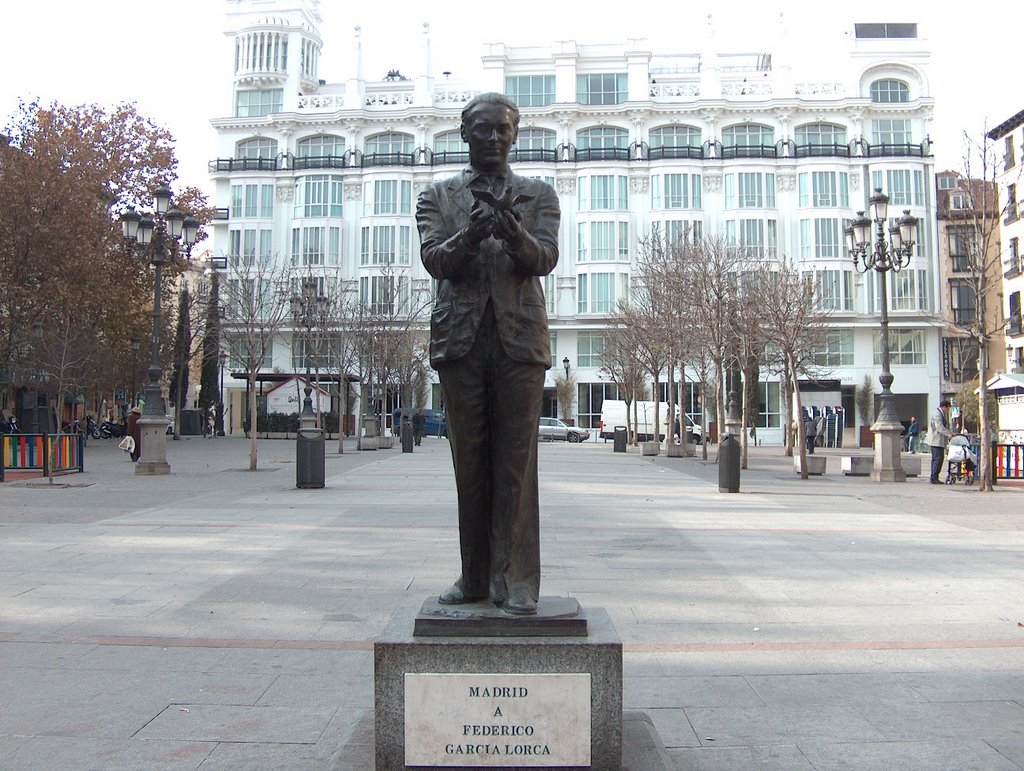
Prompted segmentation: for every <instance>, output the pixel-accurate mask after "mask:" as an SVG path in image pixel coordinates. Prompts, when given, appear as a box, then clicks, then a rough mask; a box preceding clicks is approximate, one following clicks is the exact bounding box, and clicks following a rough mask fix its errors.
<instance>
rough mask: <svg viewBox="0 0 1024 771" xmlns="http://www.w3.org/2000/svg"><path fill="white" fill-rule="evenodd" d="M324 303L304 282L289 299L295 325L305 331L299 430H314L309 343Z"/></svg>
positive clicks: (313, 288)
mask: <svg viewBox="0 0 1024 771" xmlns="http://www.w3.org/2000/svg"><path fill="white" fill-rule="evenodd" d="M326 301H327V298H326V297H324V296H323V295H318V294H316V283H314V282H312V281H306V282H304V283H303V285H302V293H301V294H297V295H292V298H291V311H292V317H293V318H294V320H295V325H296V326H302V327H303V328H304V329H305V339H304V341H303V350H302V354H303V355H302V358H303V359H305V361H306V387H305V388H304V389H303V391H304V392H305V394H306V397H305V399H303V400H302V412H301V413H299V428H300V430H301V429H312V428H316V413H314V412H313V398H312V393H313V385H312V383H311V382H310V373H309V360H310V348H311V347H312V346H311V341H312V339H313V326H314V324H315V323H316V321H317V317H318V314H319V312H320V309H321V308H322V307H323V304H324V303H325V302H326Z"/></svg>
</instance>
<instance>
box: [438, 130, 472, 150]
mask: <svg viewBox="0 0 1024 771" xmlns="http://www.w3.org/2000/svg"><path fill="white" fill-rule="evenodd" d="M467 148H468V145H467V144H466V143H465V142H463V141H462V134H461V133H459V132H458V131H446V132H445V133H443V134H438V135H437V136H435V137H434V152H435V153H459V152H465V151H467Z"/></svg>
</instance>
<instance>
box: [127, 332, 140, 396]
mask: <svg viewBox="0 0 1024 771" xmlns="http://www.w3.org/2000/svg"><path fill="white" fill-rule="evenodd" d="M140 343H141V341H140V340H139V338H137V337H136V336H135V335H132V339H131V345H132V398H131V399H130V400H129V402H130V405H129V406H130V407H134V406H135V401H136V399H137V398H138V394H137V393H136V391H135V373H136V372H138V371H139V364H138V358H139V344H140Z"/></svg>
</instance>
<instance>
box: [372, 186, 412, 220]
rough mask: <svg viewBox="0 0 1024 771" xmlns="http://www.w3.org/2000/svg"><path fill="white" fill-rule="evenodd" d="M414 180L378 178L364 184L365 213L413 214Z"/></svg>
mask: <svg viewBox="0 0 1024 771" xmlns="http://www.w3.org/2000/svg"><path fill="white" fill-rule="evenodd" d="M411 213H412V182H410V181H409V180H407V179H402V180H399V179H377V180H374V181H373V182H366V183H364V185H363V214H364V215H368V214H411Z"/></svg>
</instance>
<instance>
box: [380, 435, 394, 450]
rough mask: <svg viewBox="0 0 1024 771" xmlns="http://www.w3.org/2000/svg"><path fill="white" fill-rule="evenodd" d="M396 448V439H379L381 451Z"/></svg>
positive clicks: (386, 437)
mask: <svg viewBox="0 0 1024 771" xmlns="http://www.w3.org/2000/svg"><path fill="white" fill-rule="evenodd" d="M394 446H395V438H394V437H392V436H381V437H378V438H377V447H379V448H380V449H381V450H390V449H391V448H392V447H394Z"/></svg>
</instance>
